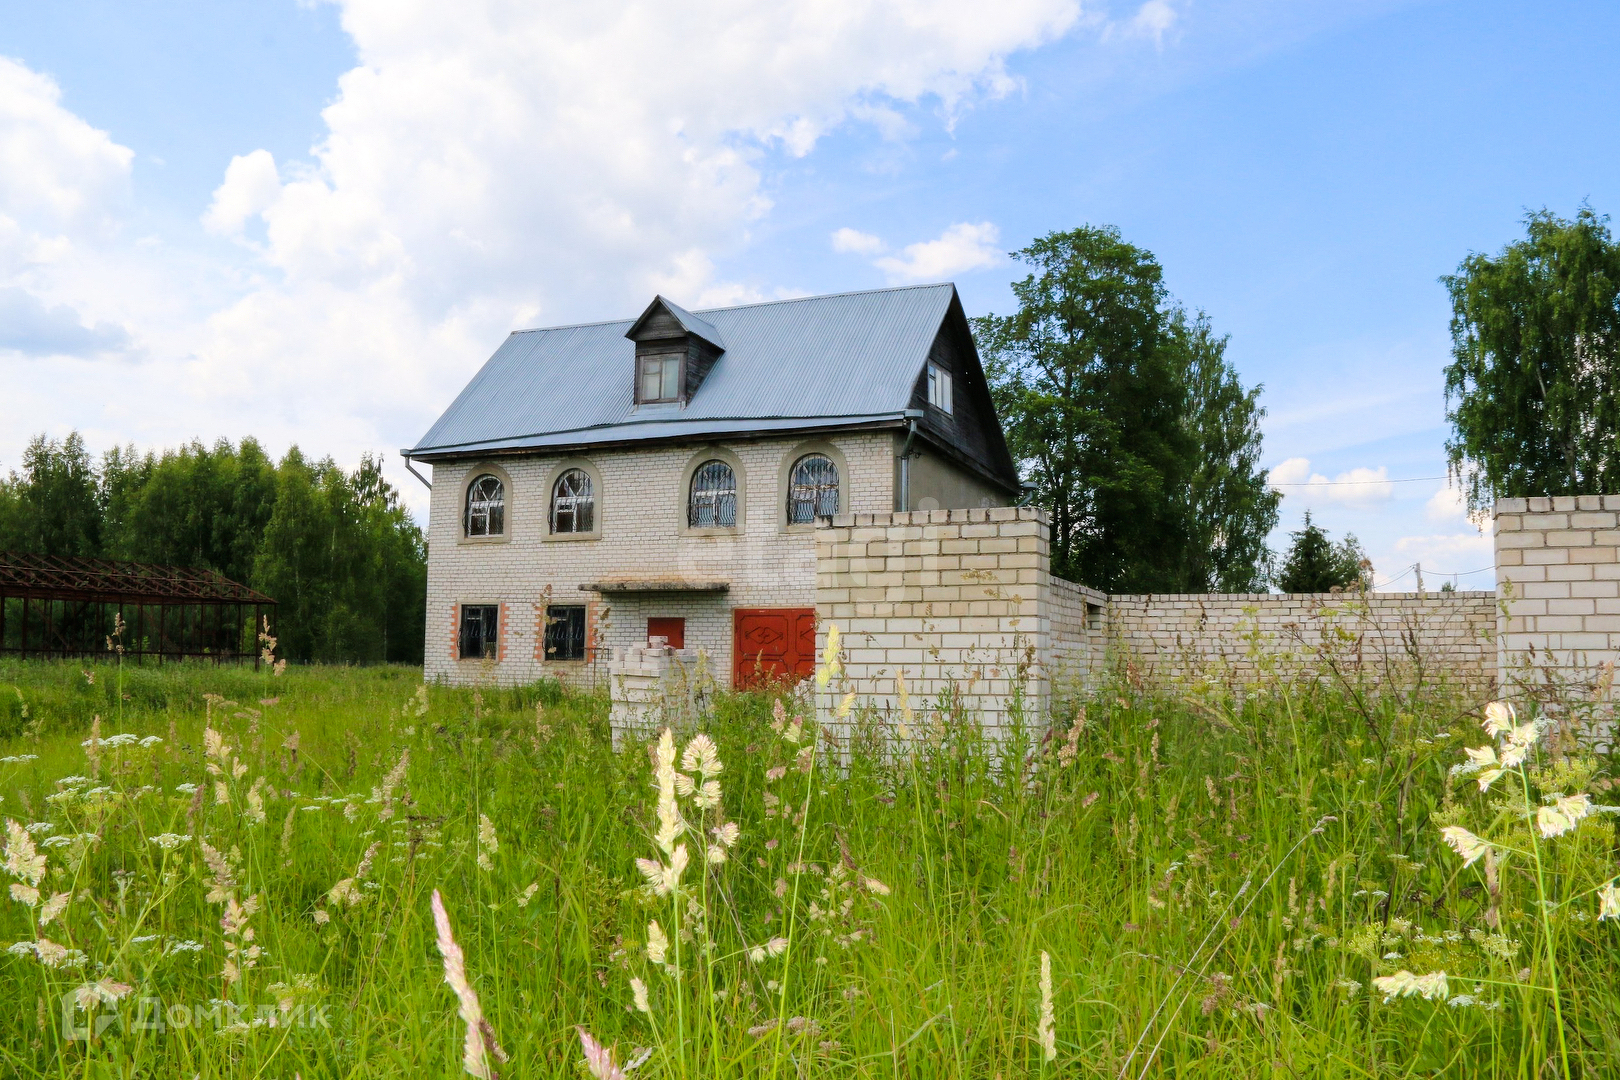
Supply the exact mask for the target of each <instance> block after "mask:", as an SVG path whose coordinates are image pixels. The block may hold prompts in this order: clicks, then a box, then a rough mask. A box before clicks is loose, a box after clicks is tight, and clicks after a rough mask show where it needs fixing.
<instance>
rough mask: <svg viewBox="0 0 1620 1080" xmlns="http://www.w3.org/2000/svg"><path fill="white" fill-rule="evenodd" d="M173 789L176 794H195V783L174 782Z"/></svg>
mask: <svg viewBox="0 0 1620 1080" xmlns="http://www.w3.org/2000/svg"><path fill="white" fill-rule="evenodd" d="M174 790H175V792H176V793H177V794H180V795H188V796H189V795H195V794H197V785H196V784H176V785H175V786H174Z"/></svg>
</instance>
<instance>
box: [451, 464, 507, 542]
mask: <svg viewBox="0 0 1620 1080" xmlns="http://www.w3.org/2000/svg"><path fill="white" fill-rule="evenodd" d="M462 525H463V527H464V528H465V529H466V530H467V535H468V536H501V535H504V534H505V532H506V486H505V485H504V484H502V483H501V482H500V480H498V479H496V478H495V477H493V476H490V475H488V474H487V473H486V474H485V475H483V476H480V477H479V478H478V479H476V480H474V481H473V482H472V483H471V484H470V485H469V486H468V488H467V507H466V510H465V511H464V513H463V515H462Z"/></svg>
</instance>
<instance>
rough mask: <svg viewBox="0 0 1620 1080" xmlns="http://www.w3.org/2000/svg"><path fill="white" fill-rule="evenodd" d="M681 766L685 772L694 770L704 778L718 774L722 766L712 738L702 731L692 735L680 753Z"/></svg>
mask: <svg viewBox="0 0 1620 1080" xmlns="http://www.w3.org/2000/svg"><path fill="white" fill-rule="evenodd" d="M681 768H683V769H685V770H686V771H687V772H695V773H697V774H698V775H700V776H702V777H704V778H705V779H707V778H708V777H711V776H718V775H720V771H721V768H722V766H721V764H720V758H719V756H718V752H717V750H716V748H715V745H714V740H713V739H711V738H709V736H707V735H705V734H703V733H702V732H699V733H698V734H697V735H694V736H693V737H692V741H691V742H689V743H687V744H686V750H685V751H684V752H683V753H682V754H681Z"/></svg>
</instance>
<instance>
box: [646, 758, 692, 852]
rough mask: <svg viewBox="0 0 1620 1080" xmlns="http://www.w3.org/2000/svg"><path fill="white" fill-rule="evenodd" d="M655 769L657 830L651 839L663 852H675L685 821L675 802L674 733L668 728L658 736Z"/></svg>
mask: <svg viewBox="0 0 1620 1080" xmlns="http://www.w3.org/2000/svg"><path fill="white" fill-rule="evenodd" d="M657 762H658V764H657V769H656V770H655V779H656V781H657V784H658V832H657V833H656V834H655V835H654V836H653V840H654V841H655V842H656V843H657V844H658V846H659V847H660V848H662V849H663V852H664V854H666V855H673V854H674V853H675V841H676V840H678V839H679V838H680V835H681V830H682V828H683V827H684V825H685V823H684V822H683V821H682V820H681V811H680V808H679V807H678V806H677V805H676V803H675V785H676V773H675V735H674V733H672V732H671V731H670V729H669V728H665V729H664V730H663V732H662V734H660V735H659V736H658V752H657Z"/></svg>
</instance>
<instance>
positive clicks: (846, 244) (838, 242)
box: [832, 226, 884, 255]
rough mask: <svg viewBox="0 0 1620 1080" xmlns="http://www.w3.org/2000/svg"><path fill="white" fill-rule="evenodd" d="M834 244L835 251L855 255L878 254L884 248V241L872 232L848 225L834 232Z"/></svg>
mask: <svg viewBox="0 0 1620 1080" xmlns="http://www.w3.org/2000/svg"><path fill="white" fill-rule="evenodd" d="M832 246H833V250H834V251H840V252H844V253H847V254H848V253H852V254H855V255H876V254H878V253H879V252H881V251H882V250H883V248H884V244H883V241H882V240H879V239H878V238H877V237H875V236H873V235H872V234H871V233H863V232H860V231H859V230H857V229H851V228H848V227H847V226H846V227H845V228H842V229H839V230H837V231H836V232H834V233H833V234H832Z"/></svg>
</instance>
